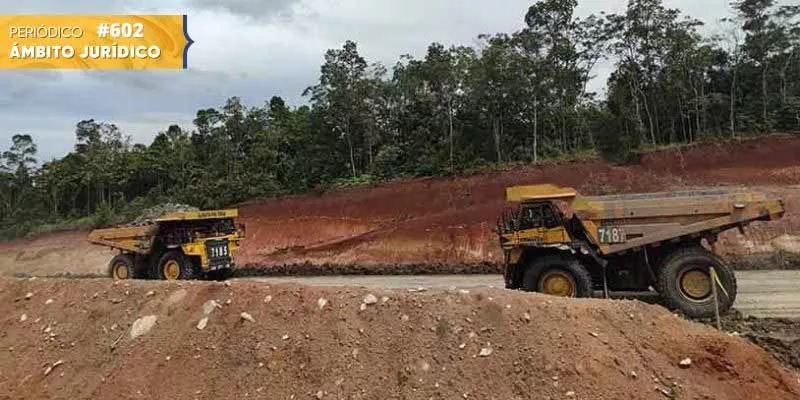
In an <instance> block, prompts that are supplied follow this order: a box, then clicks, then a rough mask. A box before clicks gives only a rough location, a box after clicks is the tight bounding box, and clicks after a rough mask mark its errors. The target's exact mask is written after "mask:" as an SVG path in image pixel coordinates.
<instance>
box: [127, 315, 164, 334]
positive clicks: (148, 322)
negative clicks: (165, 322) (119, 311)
mask: <svg viewBox="0 0 800 400" xmlns="http://www.w3.org/2000/svg"><path fill="white" fill-rule="evenodd" d="M156 320H158V317H157V316H155V315H148V316H145V317H141V318H139V319H137V320H136V321H133V325H131V332H130V336H131V339H136V338H137V337H139V336H142V335H144V334H146V333H147V332H150V329H153V326H155V324H156Z"/></svg>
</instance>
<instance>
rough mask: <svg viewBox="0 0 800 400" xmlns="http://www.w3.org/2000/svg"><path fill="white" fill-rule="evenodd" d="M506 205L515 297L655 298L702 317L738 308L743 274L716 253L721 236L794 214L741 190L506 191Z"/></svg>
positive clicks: (505, 238)
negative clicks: (738, 281) (654, 295)
mask: <svg viewBox="0 0 800 400" xmlns="http://www.w3.org/2000/svg"><path fill="white" fill-rule="evenodd" d="M506 200H507V202H509V203H511V204H512V205H513V206H512V207H511V208H509V209H507V210H506V211H504V213H503V215H502V216H501V217H500V220H499V221H498V233H499V235H500V243H501V246H502V249H503V253H504V255H505V271H504V276H505V282H506V287H507V288H510V289H521V290H525V291H534V292H541V293H546V294H550V295H556V296H565V297H592V296H593V295H594V294H595V293H596V292H600V291H602V292H603V293H604V294H605V296H606V297H607V296H608V295H609V293H610V292H627V293H630V292H652V291H653V290H655V291H656V292H658V293H659V294H660V297H661V299H662V303H663V304H664V305H665V306H667V307H669V308H671V309H674V310H679V311H680V312H682V313H683V314H684V315H687V316H689V317H695V318H697V317H709V316H713V315H714V314H715V313H716V310H719V311H720V312H722V313H724V312H725V311H727V310H728V309H729V308H730V307H731V306H732V305H733V303H734V301H735V299H736V277H735V276H734V272H733V270H732V269H731V267H730V266H729V265H728V264H727V263H726V262H725V261H724V260H723V259H722V258H720V257H719V256H717V255H716V254H715V253H714V252H713V251H710V250H708V249H709V248H710V249H713V248H714V244H715V242H716V241H717V237H718V235H719V234H720V233H721V232H723V231H726V230H729V229H732V228H739V230H740V231H741V232H742V233H744V229H743V228H744V227H745V226H746V225H747V224H749V223H750V222H753V221H770V220H773V219H777V218H780V217H782V216H783V214H784V205H783V201H782V200H780V199H773V198H768V197H767V196H766V195H764V194H763V193H758V192H747V191H733V190H708V191H684V192H669V193H649V194H627V195H612V196H596V197H584V196H581V195H579V194H578V192H577V191H576V190H575V189H572V188H564V187H559V186H556V185H535V186H518V187H511V188H508V189H506ZM715 293H716V295H715ZM715 299H716V300H715Z"/></svg>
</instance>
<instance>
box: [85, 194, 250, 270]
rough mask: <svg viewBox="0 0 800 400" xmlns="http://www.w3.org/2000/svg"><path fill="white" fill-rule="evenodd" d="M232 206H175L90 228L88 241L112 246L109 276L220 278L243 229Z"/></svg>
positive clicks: (227, 267)
mask: <svg viewBox="0 0 800 400" xmlns="http://www.w3.org/2000/svg"><path fill="white" fill-rule="evenodd" d="M237 216H238V211H237V210H214V211H188V212H175V213H170V214H167V215H164V216H162V217H160V218H157V219H154V220H152V221H149V222H148V223H146V224H144V225H141V226H120V227H115V228H107V229H96V230H94V231H92V232H91V233H90V234H89V241H90V242H92V243H95V244H99V245H103V246H108V247H112V248H114V249H118V250H119V251H120V253H119V254H118V255H117V256H115V257H114V258H113V259H112V260H111V262H110V263H109V265H108V269H109V274H110V275H111V277H112V278H114V279H134V278H136V279H141V278H150V279H164V280H176V279H195V278H212V279H224V278H226V277H227V276H228V275H229V274H230V272H231V269H232V268H233V266H234V258H233V256H234V254H235V253H236V251H237V250H238V248H239V245H240V241H241V239H242V237H243V231H242V230H240V227H237V226H236V224H235V219H236V217H237Z"/></svg>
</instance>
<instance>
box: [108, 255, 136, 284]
mask: <svg viewBox="0 0 800 400" xmlns="http://www.w3.org/2000/svg"><path fill="white" fill-rule="evenodd" d="M134 265H135V264H134V261H133V257H132V256H131V255H130V254H117V255H116V256H114V258H112V259H111V262H110V263H108V272H109V275H111V278H112V279H114V280H116V281H120V280H125V279H135V278H137V276H136V269H135V268H134Z"/></svg>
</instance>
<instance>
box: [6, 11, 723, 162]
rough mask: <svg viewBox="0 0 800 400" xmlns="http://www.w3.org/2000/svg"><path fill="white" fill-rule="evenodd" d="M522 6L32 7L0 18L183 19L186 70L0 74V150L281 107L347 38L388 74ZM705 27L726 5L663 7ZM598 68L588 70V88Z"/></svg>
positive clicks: (510, 16) (513, 17)
mask: <svg viewBox="0 0 800 400" xmlns="http://www.w3.org/2000/svg"><path fill="white" fill-rule="evenodd" d="M531 3H532V0H501V1H494V2H487V1H483V0H460V1H459V0H436V1H431V0H268V1H256V0H162V1H155V0H139V1H135V2H134V1H133V0H104V1H100V0H80V1H78V0H73V1H68V2H66V1H57V0H38V1H35V2H34V1H30V2H18V3H15V4H14V5H13V6H11V5H8V6H6V10H5V12H7V13H15V12H16V13H66V12H69V13H147V12H151V13H179V14H188V15H189V18H188V22H189V34H190V36H191V37H192V39H193V40H194V41H195V43H194V44H193V45H192V47H191V48H190V50H189V70H186V71H85V72H74V71H68V72H61V71H38V72H24V73H23V72H16V71H0V106H2V107H0V118H2V120H3V121H4V128H5V129H4V130H3V132H2V133H0V149H2V148H5V147H6V146H7V145H8V143H10V138H11V136H12V135H13V134H16V133H21V132H24V133H30V134H32V135H33V136H34V137H35V139H36V140H37V142H38V144H39V149H40V153H41V155H40V158H41V159H49V158H51V157H52V156H61V155H63V154H64V153H65V152H67V151H69V150H71V149H72V147H73V144H74V140H73V131H74V125H75V123H76V122H78V121H79V120H81V119H86V118H95V119H99V120H109V121H112V122H115V123H117V125H118V126H120V128H121V129H122V130H123V131H125V132H126V133H128V134H130V135H132V136H133V137H134V139H135V140H137V141H141V142H149V140H150V138H152V136H153V135H155V133H157V132H158V131H160V130H163V129H165V128H166V127H167V126H168V125H169V124H171V123H176V122H177V123H179V124H181V125H182V126H184V127H185V128H190V127H191V121H192V119H193V118H194V114H195V112H196V111H197V110H198V109H200V108H207V107H216V106H219V105H222V104H223V103H224V101H225V100H226V99H227V98H228V97H231V96H239V97H241V98H242V99H243V100H244V101H246V102H248V103H249V104H261V103H262V102H264V101H265V100H267V99H269V98H270V97H271V96H273V95H279V96H282V97H284V98H285V99H286V100H287V102H289V103H290V104H298V103H300V102H301V101H302V100H303V99H302V98H301V96H300V93H301V92H302V91H303V89H304V88H305V87H306V86H308V85H312V84H313V83H314V82H315V81H316V79H317V77H318V74H319V67H320V64H321V62H322V59H323V55H324V52H325V50H327V49H329V48H336V47H340V46H341V44H342V43H343V42H344V41H345V40H348V39H349V40H354V41H356V42H358V44H359V51H360V52H361V53H362V55H364V56H365V57H366V58H367V59H368V60H370V61H379V62H381V63H383V64H385V65H387V66H389V67H391V66H393V65H394V63H395V62H396V61H397V60H398V58H399V56H400V55H401V54H405V53H409V54H412V55H415V56H417V57H419V56H423V55H424V53H425V50H426V48H427V46H428V44H430V43H431V42H434V41H437V42H440V43H443V44H445V45H451V44H457V45H471V44H474V43H475V38H476V37H477V35H478V34H481V33H496V32H511V31H514V30H518V29H520V28H522V27H523V25H524V23H523V18H524V15H525V12H526V11H527V8H528V6H530V4H531ZM626 3H627V1H626V0H612V1H606V0H581V1H580V6H579V9H578V14H579V15H583V16H585V15H588V14H589V13H597V12H599V11H600V10H607V11H610V12H622V11H624V7H625V4H626ZM665 3H666V5H667V6H668V7H678V8H682V9H684V10H686V11H688V12H691V13H692V15H694V16H696V17H702V18H704V19H706V20H707V21H708V22H710V23H712V22H713V21H714V20H715V19H716V18H718V17H720V16H723V15H726V14H727V12H728V4H727V3H728V0H713V1H703V2H699V1H693V0H666V1H665ZM604 70H608V68H607V67H605V66H600V68H599V69H598V71H597V74H598V75H599V76H598V78H597V80H596V81H595V82H594V84H593V87H595V88H599V87H602V85H603V82H604V80H605V76H606V75H607V73H604Z"/></svg>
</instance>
